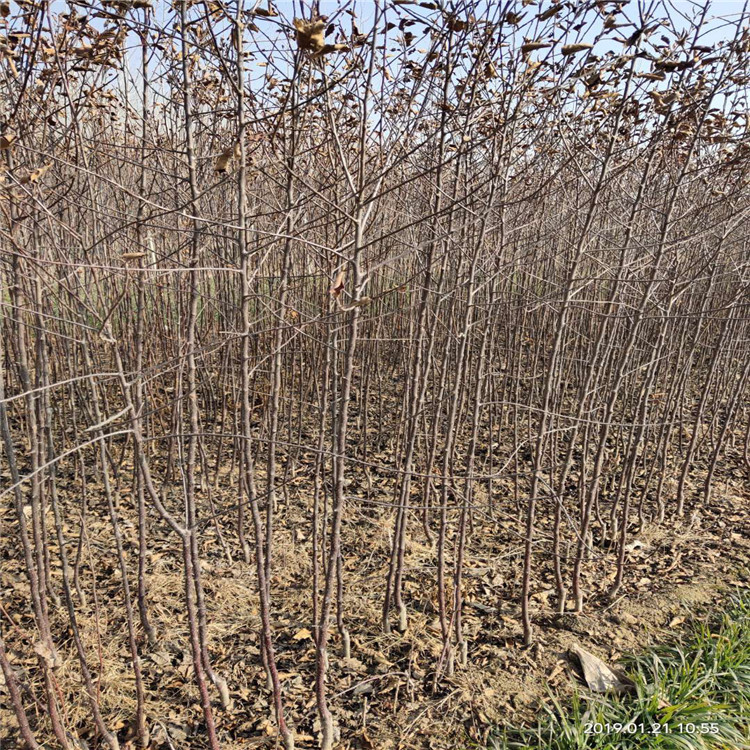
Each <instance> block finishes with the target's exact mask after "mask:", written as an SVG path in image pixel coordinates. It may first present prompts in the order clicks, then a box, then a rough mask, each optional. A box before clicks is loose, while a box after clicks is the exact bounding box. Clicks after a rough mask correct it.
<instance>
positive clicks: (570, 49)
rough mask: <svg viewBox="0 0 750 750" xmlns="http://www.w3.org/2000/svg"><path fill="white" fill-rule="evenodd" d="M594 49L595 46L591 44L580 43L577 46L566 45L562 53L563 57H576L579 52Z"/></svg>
mask: <svg viewBox="0 0 750 750" xmlns="http://www.w3.org/2000/svg"><path fill="white" fill-rule="evenodd" d="M593 48H594V45H593V44H589V43H588V42H578V43H577V44H566V45H565V46H564V47H563V48H562V50H561V51H562V53H563V55H575V54H577V53H578V52H583V51H584V50H587V49H593Z"/></svg>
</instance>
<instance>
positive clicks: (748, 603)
mask: <svg viewBox="0 0 750 750" xmlns="http://www.w3.org/2000/svg"><path fill="white" fill-rule="evenodd" d="M623 666H624V667H625V668H626V670H627V673H628V676H629V677H630V678H631V679H632V680H633V683H634V685H635V688H634V691H633V692H632V693H631V694H628V695H622V696H615V695H606V696H601V695H594V694H590V693H588V692H584V691H583V690H579V691H577V692H576V694H575V695H574V697H573V699H572V701H570V702H569V703H567V704H565V705H563V704H562V703H561V702H560V701H559V700H557V699H556V698H555V697H554V696H553V695H551V694H550V703H549V704H548V705H546V706H545V708H544V710H543V711H542V713H541V715H540V717H539V720H538V723H537V725H536V726H535V727H533V728H529V729H505V730H503V731H502V732H498V733H496V734H495V735H494V736H493V737H492V738H491V741H490V744H489V750H510V748H549V749H550V750H574V749H575V750H577V749H578V748H598V749H599V750H620V749H621V748H623V749H625V748H664V750H693V749H694V748H721V749H722V750H729V749H730V748H731V749H732V750H735V749H737V750H739V749H741V748H750V596H748V595H743V596H736V597H734V598H733V599H732V600H731V603H730V605H729V607H728V609H727V611H726V612H725V613H724V614H723V616H722V617H721V618H720V620H718V621H717V622H715V623H713V624H712V626H710V627H709V626H708V625H705V624H702V623H696V624H694V625H693V626H692V628H691V629H690V630H689V631H688V632H687V633H686V635H684V636H683V638H682V639H681V640H680V642H678V643H677V644H674V645H667V646H657V647H654V648H651V649H649V650H648V651H646V652H645V653H643V654H642V655H639V656H633V657H629V658H627V659H626V660H625V661H624V662H623Z"/></svg>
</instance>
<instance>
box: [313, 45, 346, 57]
mask: <svg viewBox="0 0 750 750" xmlns="http://www.w3.org/2000/svg"><path fill="white" fill-rule="evenodd" d="M350 49H351V48H350V47H349V45H347V44H324V45H323V47H322V49H319V50H318V51H317V52H314V53H313V55H312V56H313V57H322V56H323V55H330V54H331V53H332V52H348V51H349V50H350Z"/></svg>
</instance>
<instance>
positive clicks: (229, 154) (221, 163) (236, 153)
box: [215, 143, 242, 174]
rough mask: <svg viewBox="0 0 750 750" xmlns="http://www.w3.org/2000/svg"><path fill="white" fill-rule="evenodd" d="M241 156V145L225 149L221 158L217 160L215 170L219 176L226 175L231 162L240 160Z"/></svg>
mask: <svg viewBox="0 0 750 750" xmlns="http://www.w3.org/2000/svg"><path fill="white" fill-rule="evenodd" d="M241 154H242V147H241V146H240V144H239V143H235V144H234V146H230V147H229V148H226V149H224V151H222V152H221V154H220V156H219V158H218V159H217V160H216V167H215V170H216V171H217V172H218V173H219V174H224V173H225V172H226V171H227V167H228V166H229V162H230V161H231V160H232V159H239V158H240V155H241Z"/></svg>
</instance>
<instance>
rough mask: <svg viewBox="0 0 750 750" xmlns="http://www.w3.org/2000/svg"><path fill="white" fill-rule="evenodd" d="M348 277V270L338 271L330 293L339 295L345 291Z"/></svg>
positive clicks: (335, 295)
mask: <svg viewBox="0 0 750 750" xmlns="http://www.w3.org/2000/svg"><path fill="white" fill-rule="evenodd" d="M345 278H346V271H344V270H341V271H339V272H338V275H337V276H336V278H335V279H334V281H333V284H331V288H330V289H329V290H328V293H329V294H332V295H333V296H334V297H338V296H339V294H341V292H343V291H344V279H345Z"/></svg>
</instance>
